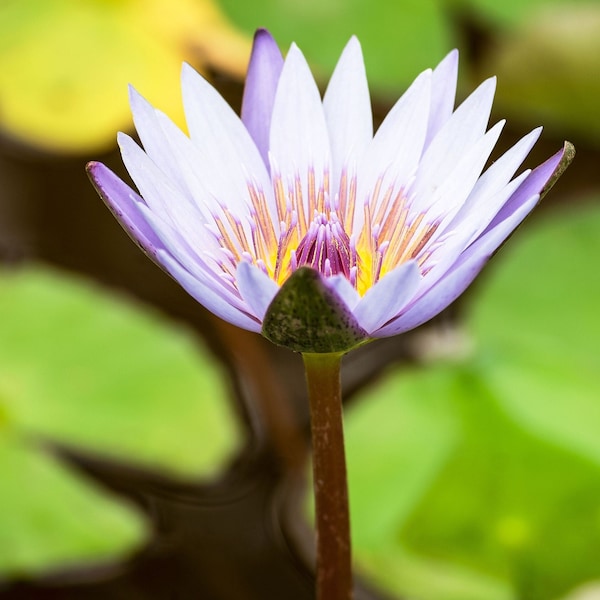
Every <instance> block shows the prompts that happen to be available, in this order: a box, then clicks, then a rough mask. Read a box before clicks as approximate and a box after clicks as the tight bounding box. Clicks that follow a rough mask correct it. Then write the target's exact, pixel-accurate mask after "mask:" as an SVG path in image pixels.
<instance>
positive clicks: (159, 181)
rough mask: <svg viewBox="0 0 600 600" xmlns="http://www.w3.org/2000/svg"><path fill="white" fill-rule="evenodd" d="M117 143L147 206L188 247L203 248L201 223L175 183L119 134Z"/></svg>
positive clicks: (196, 213)
mask: <svg viewBox="0 0 600 600" xmlns="http://www.w3.org/2000/svg"><path fill="white" fill-rule="evenodd" d="M118 141H119V146H120V148H121V156H122V158H123V162H124V164H125V166H126V167H127V170H128V171H129V174H130V175H131V178H132V179H133V181H134V183H135V184H136V186H137V187H138V189H139V191H140V193H141V194H142V197H143V198H144V200H145V201H146V204H147V205H148V207H149V208H150V209H151V210H152V211H153V212H154V213H156V214H157V215H158V216H159V217H160V218H161V219H162V220H163V221H165V222H166V223H168V224H169V225H171V226H172V227H174V228H175V229H177V230H179V231H180V232H181V234H182V235H183V236H184V237H185V239H186V240H187V241H188V242H189V243H190V244H191V245H192V246H196V245H198V246H199V247H204V241H205V240H206V236H203V235H202V233H203V231H204V222H205V221H204V219H203V218H202V215H201V213H200V212H198V210H197V209H196V207H195V206H194V205H192V204H191V203H190V202H188V201H187V199H186V198H185V194H184V193H183V192H182V191H181V189H180V188H179V187H178V186H177V183H176V182H175V181H173V180H172V179H170V178H168V177H167V176H166V175H165V174H164V173H163V172H162V171H161V170H160V169H159V168H158V167H157V166H156V164H155V163H154V162H152V160H151V159H150V158H149V157H148V155H147V154H146V153H145V152H144V151H143V150H142V149H141V148H140V147H139V146H138V145H137V144H136V143H135V142H134V141H133V140H132V139H131V138H130V137H129V136H128V135H125V134H122V133H121V134H119V136H118Z"/></svg>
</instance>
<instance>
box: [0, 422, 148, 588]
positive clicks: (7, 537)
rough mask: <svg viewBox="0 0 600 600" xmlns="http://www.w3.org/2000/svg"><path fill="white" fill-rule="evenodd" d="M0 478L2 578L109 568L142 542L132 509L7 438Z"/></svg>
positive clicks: (142, 526) (1, 446)
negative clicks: (106, 565)
mask: <svg viewBox="0 0 600 600" xmlns="http://www.w3.org/2000/svg"><path fill="white" fill-rule="evenodd" d="M0 472H1V473H2V495H1V496H0V573H1V574H2V576H3V577H11V576H26V575H29V574H32V573H37V574H39V573H44V572H48V571H50V570H52V569H67V568H69V567H73V566H81V565H82V564H84V563H87V564H90V563H93V564H104V563H111V562H115V561H116V560H118V559H120V558H123V557H125V556H127V555H128V554H129V553H131V552H132V551H133V550H134V549H135V548H137V547H139V546H140V544H141V543H142V542H144V541H145V540H146V539H147V537H148V535H149V531H148V529H147V526H146V522H145V519H143V518H142V516H141V515H140V514H139V513H138V512H137V510H134V508H133V507H130V506H129V505H127V504H126V503H124V502H123V501H121V500H119V501H117V499H116V498H115V497H112V496H110V495H109V494H108V493H107V492H106V491H104V490H100V489H99V488H98V487H97V486H96V485H94V484H93V483H92V482H90V481H84V480H83V479H82V477H81V476H80V475H75V474H73V473H71V472H70V471H69V470H68V469H66V468H65V467H64V466H63V465H62V464H60V463H59V462H57V461H56V460H55V459H54V458H52V457H50V456H48V455H46V454H45V453H43V452H41V451H39V449H36V448H33V447H31V445H29V444H25V443H24V441H23V440H22V439H20V438H18V437H17V436H15V435H14V433H10V434H9V433H8V432H7V431H6V430H4V431H2V432H0Z"/></svg>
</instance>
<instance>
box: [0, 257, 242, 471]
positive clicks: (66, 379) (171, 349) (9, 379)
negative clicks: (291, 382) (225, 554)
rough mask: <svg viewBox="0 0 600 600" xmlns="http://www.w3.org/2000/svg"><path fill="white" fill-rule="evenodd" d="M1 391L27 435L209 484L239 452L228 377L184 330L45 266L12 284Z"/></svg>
mask: <svg viewBox="0 0 600 600" xmlns="http://www.w3.org/2000/svg"><path fill="white" fill-rule="evenodd" d="M0 315H1V318H0V339H2V344H1V345H0V394H1V395H2V398H3V404H4V406H5V411H4V412H5V414H6V415H7V417H6V418H8V419H9V421H10V423H11V424H12V426H13V427H14V428H15V429H16V430H18V431H19V432H22V433H26V434H29V435H36V436H40V437H43V438H48V439H50V440H55V441H58V442H61V443H63V444H68V445H70V446H75V447H79V448H82V449H84V450H86V451H92V452H95V453H98V454H101V455H103V456H105V457H111V458H114V459H117V460H126V461H128V462H131V463H137V464H140V465H143V466H146V467H154V468H158V469H162V470H164V471H167V472H170V473H171V474H173V475H179V476H186V477H194V478H200V477H202V478H208V477H211V476H213V475H215V474H216V473H219V472H220V471H221V470H222V469H223V468H224V465H225V464H227V462H228V461H229V460H230V459H231V457H232V456H233V454H234V453H235V452H236V451H237V450H238V449H239V447H240V442H241V428H240V426H239V424H238V422H237V419H236V418H235V416H234V414H233V407H232V403H231V390H230V389H229V386H228V385H227V384H226V374H225V372H224V370H223V369H222V368H221V366H220V365H219V363H218V362H217V361H216V359H215V358H214V357H212V356H211V354H210V353H209V351H208V350H207V349H205V348H203V347H202V346H201V344H200V342H199V341H198V340H197V339H192V336H191V335H190V334H189V333H187V332H186V331H184V330H183V329H177V328H176V327H175V326H173V325H172V324H171V325H168V324H167V323H166V322H165V321H163V320H161V319H160V318H159V316H158V315H156V314H153V313H151V312H150V311H148V310H146V311H145V310H143V308H142V306H141V305H138V306H134V305H133V304H132V303H131V302H129V303H128V302H125V301H123V300H118V299H115V298H113V297H111V296H110V295H109V294H108V293H106V292H105V291H103V290H101V289H99V288H97V287H96V286H93V285H91V284H89V283H86V282H84V281H81V280H77V279H75V278H72V277H67V276H65V275H59V274H58V273H53V272H51V271H48V270H43V269H33V268H32V269H27V270H23V271H17V272H14V273H4V274H3V275H2V277H0Z"/></svg>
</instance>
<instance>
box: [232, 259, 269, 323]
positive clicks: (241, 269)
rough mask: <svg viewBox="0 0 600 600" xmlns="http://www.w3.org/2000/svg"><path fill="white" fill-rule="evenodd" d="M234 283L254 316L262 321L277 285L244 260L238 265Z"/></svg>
mask: <svg viewBox="0 0 600 600" xmlns="http://www.w3.org/2000/svg"><path fill="white" fill-rule="evenodd" d="M236 285H237V288H238V290H239V291H240V294H241V295H242V298H243V299H244V301H245V302H246V303H247V304H248V306H249V307H250V309H251V310H252V312H253V313H254V316H255V317H256V318H257V319H259V320H260V321H262V320H263V319H264V317H265V313H266V312H267V308H269V304H271V302H272V301H273V298H274V297H275V294H277V292H278V291H279V286H278V285H277V284H276V283H275V282H274V281H273V280H272V279H271V278H270V277H269V276H268V275H267V274H266V273H265V272H264V271H261V270H260V269H259V268H258V267H257V266H256V265H251V264H250V263H247V262H245V261H243V262H241V263H240V264H239V265H238V268H237V273H236Z"/></svg>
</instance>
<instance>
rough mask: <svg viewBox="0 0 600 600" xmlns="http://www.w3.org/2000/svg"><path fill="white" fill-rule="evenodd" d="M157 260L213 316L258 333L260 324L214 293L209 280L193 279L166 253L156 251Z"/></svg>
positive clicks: (220, 295)
mask: <svg viewBox="0 0 600 600" xmlns="http://www.w3.org/2000/svg"><path fill="white" fill-rule="evenodd" d="M158 258H159V260H160V262H161V264H162V265H163V266H164V268H165V270H166V271H167V273H169V275H171V277H172V278H173V279H175V281H177V283H179V285H181V287H182V288H183V289H184V290H185V291H186V292H187V293H188V294H190V296H192V297H193V298H194V299H196V300H197V301H198V302H199V303H200V304H202V306H204V307H205V308H206V309H208V310H209V311H210V312H212V313H213V314H214V315H216V316H217V317H219V318H220V319H223V320H224V321H227V322H228V323H231V324H233V325H235V326H236V327H241V328H242V329H247V330H249V331H254V332H259V331H260V323H259V322H258V321H257V320H256V319H254V318H252V317H251V316H250V315H248V314H247V313H245V312H244V311H241V310H239V309H238V308H235V307H234V306H232V304H231V303H230V302H228V301H227V299H226V298H224V297H223V295H222V294H220V293H218V292H217V291H215V288H214V287H213V285H212V284H211V282H210V280H205V281H203V280H200V279H198V278H197V277H194V276H192V275H191V274H190V272H189V271H187V270H186V269H185V268H184V267H182V266H181V264H179V262H178V261H177V260H175V258H173V257H172V256H171V255H170V254H169V253H168V252H166V251H164V250H159V251H158Z"/></svg>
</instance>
